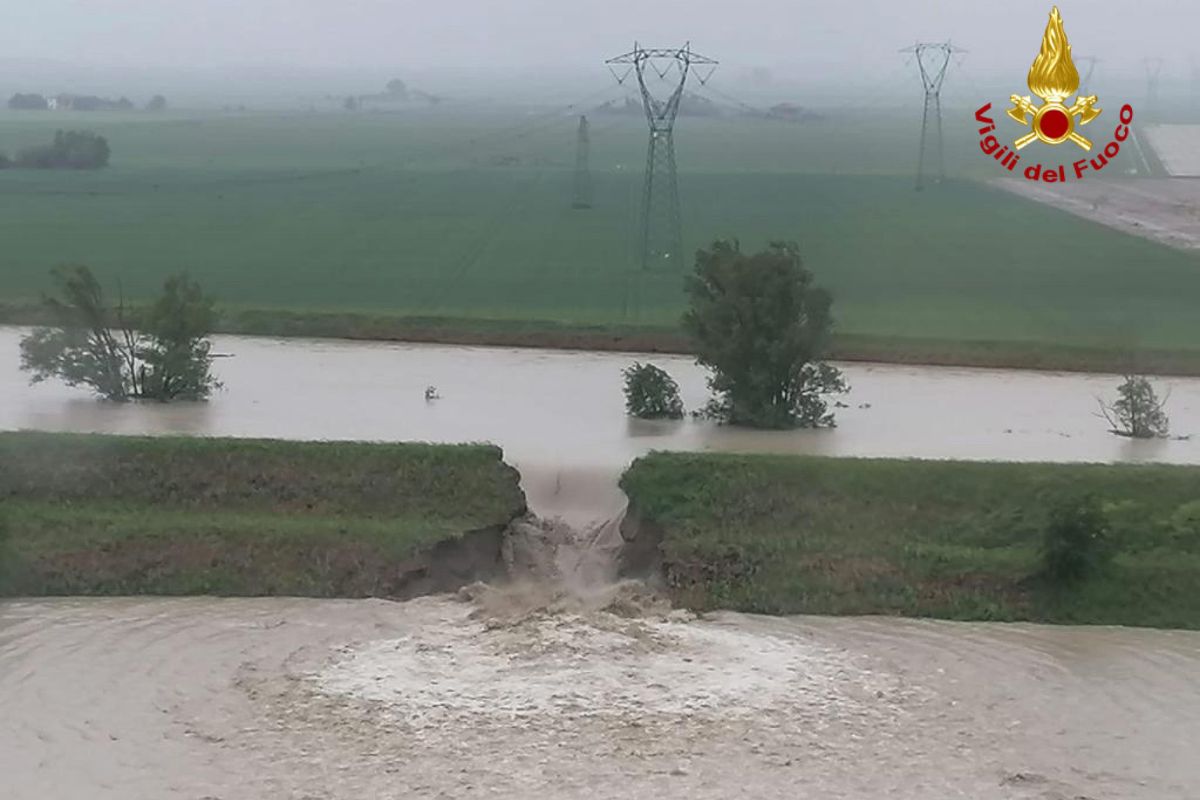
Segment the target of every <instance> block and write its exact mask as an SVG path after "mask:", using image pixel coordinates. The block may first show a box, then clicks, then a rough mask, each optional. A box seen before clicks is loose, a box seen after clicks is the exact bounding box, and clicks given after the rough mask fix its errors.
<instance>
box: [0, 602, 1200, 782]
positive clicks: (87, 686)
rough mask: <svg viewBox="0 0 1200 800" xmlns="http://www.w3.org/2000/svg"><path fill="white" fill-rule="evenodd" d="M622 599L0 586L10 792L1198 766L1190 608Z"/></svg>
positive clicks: (0, 665) (870, 777)
mask: <svg viewBox="0 0 1200 800" xmlns="http://www.w3.org/2000/svg"><path fill="white" fill-rule="evenodd" d="M634 607H636V604H634ZM622 611H623V612H624V613H625V614H626V616H621V615H616V614H612V613H609V612H606V611H602V610H597V608H595V607H590V608H589V607H587V606H583V605H578V606H572V605H570V604H567V605H560V606H557V607H556V606H540V607H521V606H520V604H519V603H518V604H516V606H512V607H508V608H505V606H504V604H503V603H497V602H496V599H495V598H491V600H490V601H487V602H467V601H463V600H458V599H454V598H425V599H422V600H417V601H414V602H410V603H405V604H394V603H388V602H383V601H330V600H294V599H232V600H214V599H206V598H195V599H177V600H163V599H156V600H126V599H116V600H105V599H88V600H47V601H37V602H25V601H17V602H8V603H5V604H3V605H0V707H2V708H3V709H4V716H5V724H4V725H3V726H0V770H2V771H3V775H4V781H5V797H7V798H12V799H13V800H44V799H45V798H59V797H61V798H67V797H89V798H95V800H105V799H106V798H113V800H116V799H117V798H119V799H120V800H142V798H145V800H151V799H153V800H162V799H163V798H209V799H210V800H215V799H218V798H219V800H265V799H268V798H321V799H322V800H341V799H342V798H345V800H360V799H361V798H364V797H371V798H410V797H429V798H435V797H445V798H451V797H453V798H460V797H497V798H514V800H516V799H517V798H521V799H522V800H523V799H524V798H528V797H555V798H594V797H596V796H604V797H614V798H644V797H648V796H652V797H660V798H721V799H722V800H724V798H729V797H764V798H776V797H777V798H795V797H822V798H868V797H881V796H888V797H891V798H896V799H897V800H908V799H909V798H911V799H912V800H928V798H952V797H963V798H972V800H990V799H991V798H997V799H999V798H1004V799H1005V800H1016V799H1018V798H1019V799H1021V800H1025V799H1026V798H1028V799H1030V800H1032V799H1034V798H1036V799H1037V800H1051V799H1053V800H1065V799H1069V800H1077V799H1078V798H1092V799H1093V800H1102V799H1108V798H1111V799H1112V800H1118V799H1120V800H1138V799H1139V798H1147V800H1149V799H1150V798H1154V799H1155V800H1160V799H1161V798H1185V797H1188V796H1191V793H1192V792H1193V790H1194V787H1195V786H1197V785H1200V763H1198V762H1197V761H1196V759H1195V758H1194V752H1193V750H1194V744H1195V741H1196V740H1197V737H1198V736H1200V689H1198V688H1197V684H1196V682H1195V676H1196V674H1197V673H1198V671H1200V634H1196V633H1179V632H1169V631H1150V630H1124V629H1111V628H1089V629H1079V628H1065V627H1057V628H1055V627H1040V626H1034V625H987V624H963V623H949V622H931V621H914V620H894V619H821V618H794V619H768V618H759V617H751V616H743V615H737V614H718V615H715V616H714V617H712V618H711V619H704V620H695V619H692V618H690V617H689V616H687V615H684V614H680V613H679V612H674V613H669V612H668V613H662V612H661V610H658V611H654V610H646V609H642V610H641V611H640V612H632V611H631V605H630V604H625V605H624V606H623V607H622ZM630 613H633V616H628V615H629V614H630Z"/></svg>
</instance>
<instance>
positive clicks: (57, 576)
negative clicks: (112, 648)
mask: <svg viewBox="0 0 1200 800" xmlns="http://www.w3.org/2000/svg"><path fill="white" fill-rule="evenodd" d="M524 507H525V499H524V496H523V495H522V493H521V490H520V488H519V487H518V484H517V473H516V471H515V470H513V469H512V468H510V467H508V466H506V465H505V464H504V463H503V462H502V460H501V453H500V450H499V448H495V447H490V446H467V445H463V446H437V445H424V444H398V445H393V444H386V445H385V444H359V443H329V444H326V443H305V442H277V441H257V440H222V439H177V438H155V439H147V438H138V437H125V436H77V435H69V434H41V433H3V434H0V595H13V594H17V595H46V594H232V595H263V594H288V595H311V596H334V597H346V596H364V595H372V596H379V595H383V596H390V595H397V594H399V595H403V594H404V593H405V592H406V591H407V590H408V589H409V588H410V587H411V585H412V581H413V580H425V579H426V577H427V576H425V575H423V574H419V573H420V569H421V568H422V567H424V566H427V565H426V564H424V563H423V562H422V560H421V559H422V553H423V552H427V551H428V550H429V549H430V548H432V547H434V546H435V545H437V544H438V543H439V542H445V541H454V540H458V539H461V538H462V537H463V536H464V534H467V533H468V532H472V531H482V532H484V534H485V535H483V536H482V538H483V539H486V540H487V543H489V544H494V545H495V547H496V554H495V557H496V558H498V553H499V541H500V535H501V534H500V531H501V530H502V529H503V527H504V526H505V525H507V524H508V522H509V521H510V520H511V519H512V518H513V517H514V516H516V515H518V514H520V513H521V512H522V511H523V510H524ZM452 560H453V559H452V558H447V559H445V561H447V562H451V561H452ZM428 572H430V573H431V574H433V579H434V580H437V579H438V576H437V574H436V570H433V569H430V570H428ZM435 588H437V587H435ZM440 588H443V589H444V588H454V587H453V586H449V587H440Z"/></svg>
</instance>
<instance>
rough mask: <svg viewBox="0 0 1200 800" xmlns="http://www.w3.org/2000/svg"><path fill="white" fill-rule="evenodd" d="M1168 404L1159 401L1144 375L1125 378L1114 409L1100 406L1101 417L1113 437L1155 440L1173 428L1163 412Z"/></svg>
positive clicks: (1118, 388) (1112, 406)
mask: <svg viewBox="0 0 1200 800" xmlns="http://www.w3.org/2000/svg"><path fill="white" fill-rule="evenodd" d="M1165 404H1166V400H1165V399H1163V400H1159V399H1158V395H1157V394H1156V393H1155V391H1154V387H1153V386H1152V385H1151V384H1150V381H1149V380H1147V379H1146V378H1145V377H1144V376H1142V375H1126V376H1125V380H1124V382H1123V383H1122V384H1121V385H1120V386H1118V387H1117V400H1116V402H1114V403H1113V404H1112V405H1108V404H1106V403H1104V402H1103V401H1101V402H1100V413H1101V415H1103V416H1104V418H1105V419H1106V420H1107V421H1108V424H1109V427H1110V429H1111V430H1112V432H1113V433H1115V434H1117V435H1118V436H1130V437H1132V438H1134V439H1155V438H1160V437H1163V436H1166V435H1167V433H1168V430H1169V428H1170V422H1169V420H1168V419H1167V414H1166V412H1165V411H1164V410H1163V407H1164V405H1165Z"/></svg>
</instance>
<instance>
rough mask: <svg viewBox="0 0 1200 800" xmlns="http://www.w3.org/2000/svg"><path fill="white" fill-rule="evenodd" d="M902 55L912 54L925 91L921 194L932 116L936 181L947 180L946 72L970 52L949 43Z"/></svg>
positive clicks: (924, 44)
mask: <svg viewBox="0 0 1200 800" xmlns="http://www.w3.org/2000/svg"><path fill="white" fill-rule="evenodd" d="M900 52H901V53H912V54H913V58H914V60H915V61H916V62H917V67H918V68H919V69H920V71H921V83H922V84H923V85H924V87H925V110H924V111H923V112H922V114H921V142H920V145H918V147H919V150H918V152H917V189H918V190H920V189H924V188H925V169H926V163H925V162H926V154H927V151H928V149H929V147H930V144H931V143H930V141H929V140H930V136H929V118H930V116H933V117H934V126H935V127H934V133H935V135H936V138H937V141H936V143H933V147H934V151H935V154H936V157H937V167H936V178H935V180H936V181H937V182H939V183H940V182H941V181H943V180H945V178H946V158H945V145H944V142H943V141H942V84H943V83H944V82H945V80H946V70H947V69H949V67H950V59H951V57H953V56H954V54H955V53H965V52H967V51H966V50H963V49H962V48H961V47H955V46H954V45H952V44H950V42H917V43H916V44H914V45H913V46H912V47H906V48H904V49H903V50H901V51H900Z"/></svg>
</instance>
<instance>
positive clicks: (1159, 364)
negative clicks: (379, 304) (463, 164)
mask: <svg viewBox="0 0 1200 800" xmlns="http://www.w3.org/2000/svg"><path fill="white" fill-rule="evenodd" d="M134 314H135V315H136V312H134ZM50 323H51V320H50V319H49V318H48V317H47V316H46V314H45V313H44V312H43V310H42V309H41V307H39V306H37V305H35V304H29V303H24V304H23V303H12V302H10V303H0V325H5V324H7V325H42V324H50ZM215 332H216V333H226V334H240V335H246V336H273V337H281V338H291V337H311V338H329V339H351V340H368V341H376V340H377V341H398V342H427V343H434V344H459V345H486V346H498V347H541V348H549V349H559V350H597V351H615V352H634V353H681V354H689V353H691V352H692V347H691V343H690V342H689V341H688V339H687V336H686V335H685V334H684V333H683V331H682V330H681V329H679V328H672V327H664V326H653V325H640V326H639V325H617V324H595V325H591V324H577V325H573V324H569V323H562V322H553V321H548V320H504V319H472V318H466V317H406V316H393V315H386V314H373V313H367V312H324V311H291V310H286V309H241V310H235V309H224V310H221V311H220V312H219V316H218V320H217V324H216V328H215ZM830 357H831V358H832V359H834V360H839V361H873V362H881V363H887V364H926V365H936V366H956V367H989V368H1008V369H1037V370H1060V371H1067V372H1113V373H1127V372H1137V373H1142V374H1148V375H1180V376H1200V349H1195V350H1155V349H1147V348H1141V349H1133V350H1129V349H1122V348H1116V347H1114V348H1104V347H1095V346H1091V347H1089V346H1081V345H1069V344H1054V343H1049V342H1037V341H1030V342H1022V341H1008V342H999V341H985V340H978V341H971V340H960V341H949V340H941V339H923V338H905V337H897V336H876V335H871V334H853V333H843V334H835V335H834V339H833V345H832V350H831V353H830Z"/></svg>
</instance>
